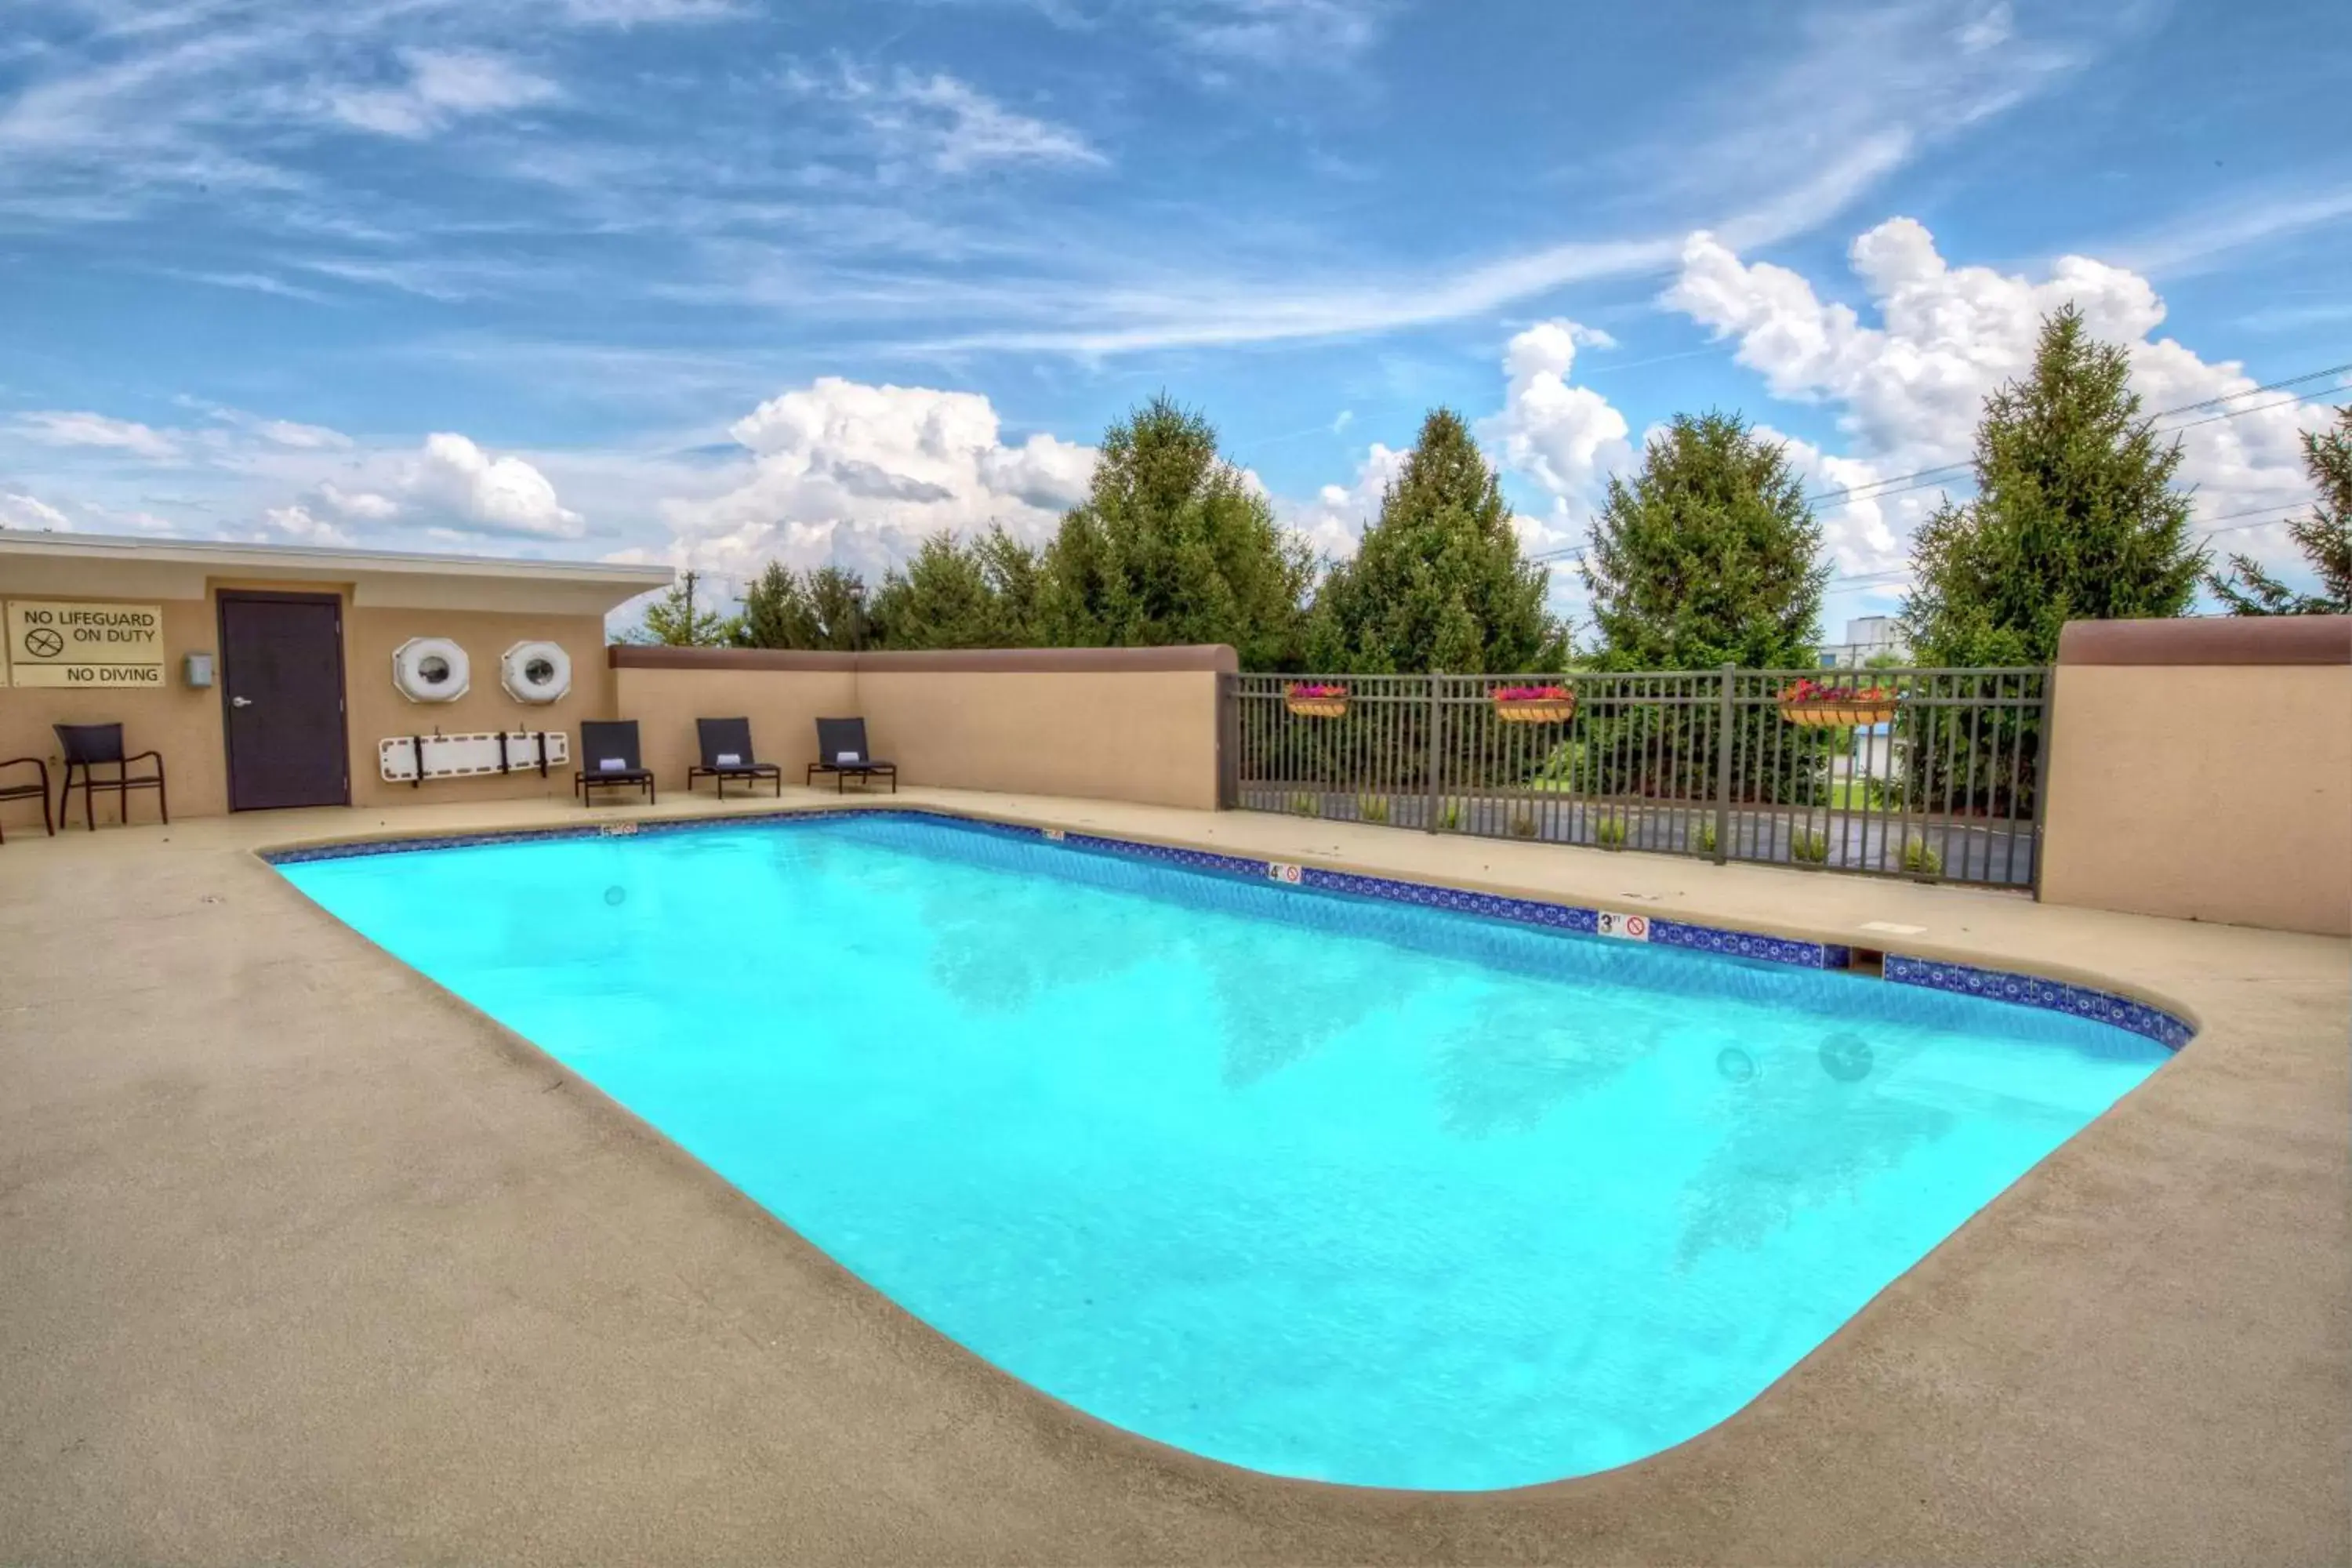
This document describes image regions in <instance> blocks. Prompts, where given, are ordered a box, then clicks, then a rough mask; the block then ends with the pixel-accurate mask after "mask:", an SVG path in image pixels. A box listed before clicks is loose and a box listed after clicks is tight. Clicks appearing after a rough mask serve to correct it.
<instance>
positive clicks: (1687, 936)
mask: <svg viewBox="0 0 2352 1568" xmlns="http://www.w3.org/2000/svg"><path fill="white" fill-rule="evenodd" d="M1650 940H1651V942H1655V943H1659V944H1662V945H1664V946H1666V947H1684V948H1689V949H1690V950H1692V951H1693V952H1712V953H1717V954H1720V955H1721V956H1723V957H1725V958H1749V959H1754V960H1756V961H1758V962H1759V963H1792V964H1795V965H1796V966H1797V967H1798V968H1800V969H1843V968H1845V967H1847V965H1846V964H1845V963H1831V962H1830V954H1831V953H1832V952H1841V953H1842V952H1844V951H1845V950H1844V949H1843V948H1836V949H1832V948H1830V947H1828V946H1826V945H1824V944H1823V943H1821V942H1800V941H1798V940H1796V939H1795V938H1793V937H1785V936H1762V935H1759V934H1757V933H1756V932H1753V931H1721V930H1718V929H1717V928H1716V927H1714V926H1699V925H1686V924H1685V923H1684V922H1683V921H1661V920H1654V921H1651V922H1650Z"/></svg>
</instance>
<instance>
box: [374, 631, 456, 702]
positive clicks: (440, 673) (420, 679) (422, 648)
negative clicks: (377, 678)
mask: <svg viewBox="0 0 2352 1568" xmlns="http://www.w3.org/2000/svg"><path fill="white" fill-rule="evenodd" d="M473 674H474V672H473V666H472V665H471V663H470V662H468V661H467V658H466V650H465V649H464V648H462V647H458V646H457V644H456V643H455V642H453V641H451V640H450V639H449V638H447V637H411V638H409V639H408V640H407V641H406V642H404V643H402V644H401V645H400V646H399V647H396V648H394V649H393V651H392V683H393V685H394V686H395V687H397V688H398V689H399V690H400V694H401V695H402V696H403V697H405V698H407V699H408V700H410V701H411V702H455V701H456V700H457V699H459V698H460V697H463V696H464V695H466V691H467V688H468V687H470V686H472V684H473Z"/></svg>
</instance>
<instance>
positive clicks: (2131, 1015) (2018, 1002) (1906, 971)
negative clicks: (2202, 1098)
mask: <svg viewBox="0 0 2352 1568" xmlns="http://www.w3.org/2000/svg"><path fill="white" fill-rule="evenodd" d="M1886 978H1887V979H1888V980H1890V981H1892V982H1893V983H1894V984H1897V985H1918V986H1923V987H1925V988H1927V989H1928V990H1931V991H1948V992H1951V993H1952V994H1955V995H1960V996H1978V997H1982V998H1984V999H1985V1000H1987V1001H1990V1002H2007V1003H2009V1004H2011V1005H2013V1006H2019V1007H2039V1008H2042V1009H2043V1010H2044V1011H2047V1012H2052V1013H2064V1014H2066V1015H2068V1016H2072V1017H2076V1018H2088V1019H2091V1020H2093V1021H2094V1022H2095V1023H2101V1024H2111V1025H2113V1026H2115V1027H2116V1028H2118V1029H2127V1030H2129V1031H2130V1032H2131V1033H2133V1034H2135V1035H2138V1036H2141V1037H2145V1038H2147V1039H2151V1040H2154V1041H2156V1042H2157V1043H2158V1045H2161V1046H2163V1047H2166V1048H2167V1049H2168V1050H2175V1051H2177V1050H2179V1048H2180V1047H2183V1046H2185V1045H2187V1044H2188V1043H2189V1040H2190V1038H2191V1037H2194V1036H2195V1035H2196V1033H2197V1031H2196V1029H2195V1028H2194V1027H2193V1026H2190V1025H2189V1023H2188V1022H2186V1021H2185V1020H2183V1019H2180V1018H2176V1017H2174V1016H2172V1015H2171V1014H2169V1013H2168V1012H2166V1011H2165V1010H2164V1009H2163V1008H2161V1007H2152V1006H2150V1005H2147V1003H2145V1002H2135V1001H2133V1000H2132V999H2131V998H2130V997H2128V996H2117V995H2116V994H2114V993H2113V992H2108V991H2100V990H2096V989H2094V988H2093V987H2091V986H2088V985H2074V984H2068V983H2067V982H2065V981H2063V980H2044V979H2042V977H2041V976H2039V975H2033V974H2012V973H2009V972H2008V971H2006V970H2000V969H1979V968H1977V967H1976V966H1975V965H1973V964H1968V963H1945V962H1943V961H1941V960H1938V959H1932V958H1906V957H1905V956H1904V955H1903V954H1901V953H1896V952H1890V953H1888V954H1887V955H1886Z"/></svg>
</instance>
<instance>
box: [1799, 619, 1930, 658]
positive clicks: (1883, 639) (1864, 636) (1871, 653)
mask: <svg viewBox="0 0 2352 1568" xmlns="http://www.w3.org/2000/svg"><path fill="white" fill-rule="evenodd" d="M1910 657H1911V650H1910V648H1909V647H1908V646H1907V645H1906V644H1905V642H1904V641H1903V628H1902V627H1901V626H1897V625H1896V624H1895V617H1894V616H1863V617H1861V618H1860V619H1859V620H1852V621H1848V622H1846V624H1845V641H1843V642H1832V643H1823V644H1822V646H1821V647H1820V649H1819V659H1820V663H1821V666H1822V668H1823V669H1854V668H1860V667H1861V666H1863V665H1865V664H1868V663H1869V662H1870V661H1871V660H1872V659H1874V658H1893V659H1896V660H1902V659H1907V658H1910Z"/></svg>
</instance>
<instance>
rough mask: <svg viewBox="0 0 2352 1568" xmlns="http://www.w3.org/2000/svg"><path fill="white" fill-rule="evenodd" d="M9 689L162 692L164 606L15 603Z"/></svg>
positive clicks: (8, 625)
mask: <svg viewBox="0 0 2352 1568" xmlns="http://www.w3.org/2000/svg"><path fill="white" fill-rule="evenodd" d="M5 631H6V636H7V658H6V663H5V669H6V679H7V683H8V684H9V685H11V686H95V687H108V688H114V689H121V688H130V689H140V688H148V689H156V690H161V689H163V605H93V604H77V603H70V602H68V601H64V600H58V599H11V600H9V601H8V605H7V614H6V616H5Z"/></svg>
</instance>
